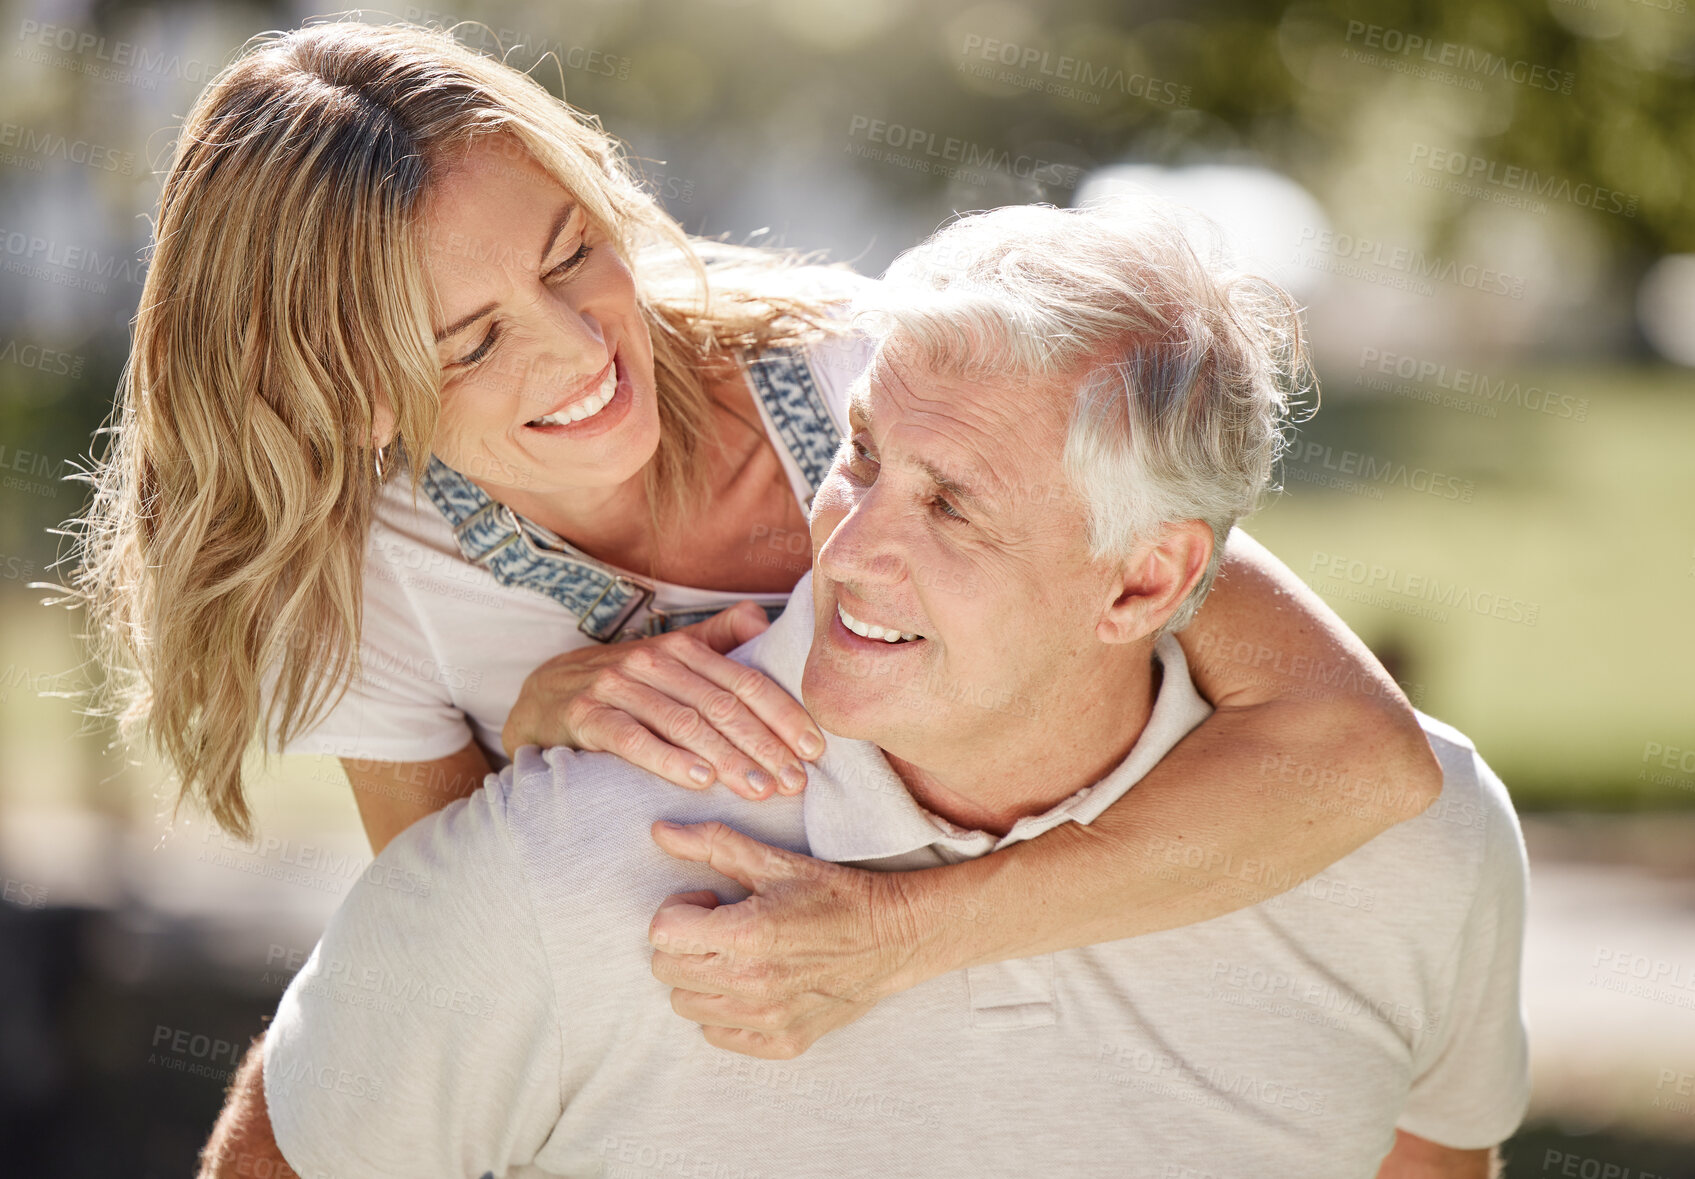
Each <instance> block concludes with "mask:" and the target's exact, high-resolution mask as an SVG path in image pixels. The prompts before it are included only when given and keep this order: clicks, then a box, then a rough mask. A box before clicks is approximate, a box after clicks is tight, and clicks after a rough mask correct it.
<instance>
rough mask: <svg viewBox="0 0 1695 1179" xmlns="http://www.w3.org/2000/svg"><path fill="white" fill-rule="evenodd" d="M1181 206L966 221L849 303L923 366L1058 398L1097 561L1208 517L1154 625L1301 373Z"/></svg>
mask: <svg viewBox="0 0 1695 1179" xmlns="http://www.w3.org/2000/svg"><path fill="white" fill-rule="evenodd" d="M1194 216H1197V215H1194V214H1189V213H1187V211H1186V210H1181V209H1179V208H1177V207H1175V206H1169V205H1166V204H1164V203H1163V202H1156V201H1155V200H1154V199H1152V198H1134V199H1131V200H1124V199H1120V200H1117V201H1113V202H1110V203H1103V204H1098V205H1089V206H1086V207H1084V208H1081V209H1056V208H1053V207H1051V206H1047V205H1015V206H1009V207H1007V208H1002V209H994V210H991V211H989V212H984V213H972V214H968V215H966V216H963V217H960V218H958V219H956V220H955V221H953V222H951V223H950V224H949V225H947V226H946V227H945V228H943V229H942V230H940V231H938V232H937V233H936V234H934V235H932V236H931V237H930V238H929V239H928V240H926V241H925V242H924V243H923V244H921V245H919V246H917V247H915V248H913V249H911V250H908V251H906V252H905V253H904V254H902V255H901V256H900V257H899V258H897V259H896V260H895V262H894V264H893V265H892V266H890V268H889V271H888V273H887V275H886V276H885V277H884V279H883V281H882V282H881V283H878V284H874V285H875V286H876V288H877V289H875V290H873V291H870V292H868V293H867V294H866V296H864V297H863V298H862V299H861V300H860V301H859V303H858V304H857V305H856V311H857V313H858V315H859V316H860V317H862V321H863V322H864V323H865V324H866V326H867V327H868V329H869V330H870V331H871V332H872V333H873V334H874V335H876V336H878V337H880V344H879V347H880V348H886V347H893V348H894V349H895V350H897V351H898V352H899V354H900V355H901V356H902V357H903V358H904V359H909V360H911V361H912V362H914V363H916V364H917V365H918V366H919V367H921V368H923V369H926V370H928V371H930V372H934V373H937V374H938V375H948V376H954V377H958V378H960V379H963V380H969V381H973V382H979V383H983V384H989V385H994V386H999V387H1007V386H1021V387H1030V388H1032V390H1033V391H1035V390H1057V391H1059V392H1060V394H1061V395H1069V396H1071V397H1072V398H1073V404H1072V407H1071V412H1070V420H1069V427H1068V430H1067V434H1066V440H1065V452H1064V469H1065V473H1066V477H1067V479H1068V480H1069V482H1070V483H1071V486H1072V487H1073V489H1074V490H1075V491H1076V493H1077V494H1078V496H1079V497H1080V498H1081V499H1082V500H1083V502H1084V503H1085V504H1086V505H1087V510H1088V530H1089V531H1088V536H1089V548H1090V552H1091V553H1092V555H1094V556H1095V557H1097V558H1113V557H1122V556H1128V555H1129V554H1130V553H1131V552H1132V551H1133V550H1134V548H1135V547H1136V546H1137V545H1138V544H1140V543H1142V542H1143V541H1145V540H1149V539H1152V538H1153V537H1155V536H1157V535H1158V534H1159V532H1160V530H1161V528H1162V526H1163V525H1165V524H1168V523H1172V522H1175V521H1179V520H1203V521H1205V522H1206V523H1207V524H1209V525H1210V526H1211V528H1212V533H1213V551H1212V559H1211V561H1210V562H1208V564H1207V568H1206V572H1205V574H1204V575H1203V576H1202V578H1201V580H1200V582H1199V583H1198V584H1197V585H1196V587H1195V589H1194V591H1193V592H1192V593H1191V594H1190V595H1189V597H1188V598H1186V599H1185V600H1184V602H1183V604H1182V605H1181V606H1180V607H1179V608H1178V610H1177V611H1176V613H1174V614H1173V615H1172V617H1171V618H1170V619H1169V620H1168V621H1167V622H1166V624H1165V625H1164V626H1163V627H1161V628H1160V631H1159V633H1160V634H1164V633H1166V632H1167V631H1175V630H1180V629H1182V628H1183V627H1184V626H1185V625H1187V624H1188V622H1189V620H1190V619H1191V618H1193V617H1194V614H1195V611H1196V610H1198V609H1199V608H1200V604H1201V601H1202V600H1203V599H1204V598H1205V597H1206V594H1207V591H1208V590H1209V589H1210V588H1211V586H1212V581H1213V577H1214V576H1215V574H1216V573H1217V571H1218V566H1219V562H1220V560H1221V559H1222V555H1223V551H1224V542H1225V539H1226V537H1227V536H1228V535H1229V532H1230V529H1231V527H1232V526H1233V525H1234V524H1235V522H1236V521H1237V520H1239V519H1240V518H1242V517H1243V516H1246V515H1248V514H1249V513H1250V512H1252V511H1253V510H1254V508H1255V506H1257V504H1258V501H1259V498H1260V495H1261V493H1262V492H1263V491H1264V490H1265V488H1266V487H1267V485H1268V484H1269V483H1270V481H1271V474H1272V469H1273V467H1274V465H1275V463H1276V461H1277V458H1278V455H1279V454H1280V453H1281V450H1282V446H1283V441H1284V435H1283V428H1282V426H1283V420H1284V415H1285V414H1286V412H1287V411H1288V408H1289V405H1290V401H1291V399H1292V398H1293V397H1294V396H1295V395H1296V394H1297V393H1298V392H1300V391H1302V390H1304V389H1305V388H1307V387H1308V386H1309V385H1310V384H1311V369H1310V367H1309V365H1308V361H1307V356H1306V349H1305V345H1304V342H1303V340H1302V333H1301V324H1300V316H1299V311H1298V309H1297V308H1296V307H1295V305H1294V303H1293V302H1292V300H1291V299H1290V298H1289V296H1288V294H1287V293H1286V292H1284V291H1283V290H1282V289H1281V288H1280V287H1278V286H1277V285H1276V284H1274V283H1272V282H1270V281H1268V280H1265V279H1260V278H1256V277H1253V276H1250V275H1246V274H1240V273H1236V272H1233V271H1231V270H1229V269H1226V268H1225V267H1224V266H1223V265H1222V264H1220V263H1219V262H1218V261H1217V260H1216V259H1214V260H1211V261H1208V262H1203V261H1202V259H1201V258H1200V257H1199V256H1198V255H1197V253H1196V251H1195V249H1194V247H1193V246H1192V245H1191V236H1190V234H1189V233H1187V232H1186V229H1185V224H1186V222H1185V218H1187V217H1194ZM1188 224H1189V225H1190V226H1191V227H1192V226H1193V224H1194V223H1193V222H1189V223H1188ZM1195 239H1196V240H1200V235H1198V234H1197V235H1195Z"/></svg>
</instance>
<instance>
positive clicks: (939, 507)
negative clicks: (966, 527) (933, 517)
mask: <svg viewBox="0 0 1695 1179" xmlns="http://www.w3.org/2000/svg"><path fill="white" fill-rule="evenodd" d="M930 506H931V507H932V508H934V509H936V512H937V513H938V514H939V515H941V516H942V517H943V518H944V519H947V520H956V521H958V522H959V523H961V524H966V523H969V521H968V520H966V518H965V517H964V516H962V515H960V514H959V510H958V509H957V508H955V507H954V506H953V505H952V504H950V503H949V502H948V501H947V500H945V499H943V498H942V497H941V496H939V495H938V496H936V497H935V498H934V499H932V500H931V501H930Z"/></svg>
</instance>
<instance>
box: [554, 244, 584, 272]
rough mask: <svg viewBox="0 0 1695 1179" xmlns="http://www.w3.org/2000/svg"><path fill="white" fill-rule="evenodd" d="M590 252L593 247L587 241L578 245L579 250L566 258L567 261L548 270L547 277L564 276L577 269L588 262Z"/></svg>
mask: <svg viewBox="0 0 1695 1179" xmlns="http://www.w3.org/2000/svg"><path fill="white" fill-rule="evenodd" d="M590 252H591V247H590V246H589V244H588V243H587V242H584V243H583V244H582V245H580V246H578V247H577V252H576V253H575V254H572V255H571V256H570V257H569V258H567V259H565V261H563V262H561V263H560V264H559V265H557V266H555V267H554V268H553V269H552V270H550V271H548V272H547V277H549V278H564V277H565V276H566V275H567V274H570V273H572V272H573V271H575V270H576V269H577V267H579V266H581V265H582V264H583V263H584V262H587V261H588V258H589V253H590Z"/></svg>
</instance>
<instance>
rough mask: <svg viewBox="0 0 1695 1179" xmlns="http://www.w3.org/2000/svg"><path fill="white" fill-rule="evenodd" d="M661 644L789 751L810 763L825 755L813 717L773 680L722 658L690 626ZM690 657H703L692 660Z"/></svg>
mask: <svg viewBox="0 0 1695 1179" xmlns="http://www.w3.org/2000/svg"><path fill="white" fill-rule="evenodd" d="M707 621H708V622H710V621H711V619H708V620H707ZM696 625H704V624H703V623H697V624H696ZM659 642H660V644H661V645H662V646H667V647H668V648H669V649H670V650H671V652H672V654H673V655H675V656H676V657H677V659H678V660H679V662H682V663H684V664H686V665H688V666H689V667H692V668H694V670H695V671H696V672H698V673H699V674H701V675H703V676H705V677H706V678H707V679H710V680H711V681H712V682H713V683H715V684H717V685H718V686H719V687H721V688H723V689H725V690H726V691H728V692H731V693H733V694H734V695H735V696H736V697H737V698H738V699H740V700H741V702H742V703H743V704H745V705H747V707H748V708H749V710H751V711H752V713H753V715H754V716H756V717H758V718H759V720H760V722H761V723H762V724H764V725H765V727H766V728H767V729H769V730H770V731H771V732H772V733H773V734H775V736H776V737H777V739H778V740H779V741H781V742H782V743H783V744H784V745H785V746H787V748H788V750H791V751H793V752H794V753H795V754H796V755H797V756H799V757H801V758H802V759H804V760H808V761H810V760H812V759H813V758H816V757H818V756H819V755H820V754H822V753H823V752H824V734H823V732H822V730H820V729H819V727H818V725H817V723H816V722H814V721H813V719H812V715H811V714H810V713H809V712H807V711H806V708H805V706H804V705H802V704H801V702H800V701H799V700H796V699H795V698H794V697H793V696H791V695H789V694H788V693H787V692H785V691H784V690H783V689H782V687H781V686H780V685H779V684H778V683H777V682H776V681H775V680H773V679H771V677H769V676H767V675H765V674H764V673H763V672H760V671H758V670H756V669H755V668H751V667H748V666H747V665H746V664H742V663H737V662H736V661H735V660H734V659H728V658H726V657H725V656H723V655H720V654H719V653H718V652H717V651H714V650H713V649H712V648H711V647H710V646H708V645H707V644H706V643H705V642H703V641H702V640H701V639H700V638H699V637H698V636H697V635H694V634H691V633H690V628H689V627H684V628H683V629H682V630H678V631H673V632H672V633H671V634H669V635H662V636H660V639H659ZM691 655H698V656H702V658H691ZM704 656H711V658H704ZM748 752H749V753H751V754H754V755H755V756H756V757H757V756H758V751H756V750H753V749H749V750H748ZM761 760H763V759H761Z"/></svg>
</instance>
